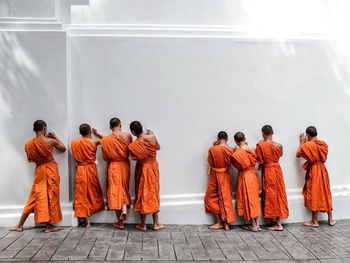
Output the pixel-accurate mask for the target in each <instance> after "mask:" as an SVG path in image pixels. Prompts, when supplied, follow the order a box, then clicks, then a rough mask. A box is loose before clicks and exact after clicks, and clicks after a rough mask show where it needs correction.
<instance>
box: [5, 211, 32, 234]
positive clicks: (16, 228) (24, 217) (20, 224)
mask: <svg viewBox="0 0 350 263" xmlns="http://www.w3.org/2000/svg"><path fill="white" fill-rule="evenodd" d="M28 216H29V213H23V214H22V216H21V219H20V220H19V222H18V224H17V225H16V226H14V227H11V228H10V231H19V232H21V231H23V225H24V222H25V221H26V220H27V218H28Z"/></svg>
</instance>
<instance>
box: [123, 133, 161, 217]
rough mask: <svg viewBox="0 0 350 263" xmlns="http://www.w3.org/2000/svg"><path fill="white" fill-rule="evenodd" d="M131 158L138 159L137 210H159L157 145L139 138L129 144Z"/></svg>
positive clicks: (152, 211) (151, 212)
mask: <svg viewBox="0 0 350 263" xmlns="http://www.w3.org/2000/svg"><path fill="white" fill-rule="evenodd" d="M129 149H130V152H131V158H132V159H133V160H137V164H136V169H135V207H134V209H135V212H138V213H141V214H143V215H145V214H153V213H156V212H159V203H160V202H159V169H158V163H157V159H156V155H157V147H156V146H155V145H153V144H151V143H149V142H143V141H141V140H139V139H137V140H135V141H134V142H132V143H131V144H130V145H129Z"/></svg>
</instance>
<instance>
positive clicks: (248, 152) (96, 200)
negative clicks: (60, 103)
mask: <svg viewBox="0 0 350 263" xmlns="http://www.w3.org/2000/svg"><path fill="white" fill-rule="evenodd" d="M121 128H122V125H121V122H120V120H119V119H118V118H112V119H111V120H110V129H111V130H112V133H111V134H110V135H108V136H103V135H102V134H100V133H99V132H98V131H97V130H96V129H91V127H90V125H88V124H81V125H80V127H79V131H80V134H81V136H82V137H81V138H80V139H76V140H73V141H72V143H71V149H72V154H73V156H74V159H75V160H76V162H77V169H76V176H75V195H74V216H75V217H78V218H84V220H85V226H86V227H90V220H89V216H90V215H92V214H94V213H98V212H100V211H103V210H105V207H106V208H107V210H114V211H115V214H116V217H117V221H116V222H115V223H113V226H114V227H116V228H119V229H123V228H124V221H125V220H126V217H127V210H128V208H129V207H130V206H131V198H130V193H129V186H130V160H129V155H131V159H132V160H136V161H137V162H136V167H135V203H134V210H135V212H137V213H139V214H140V219H141V223H140V224H138V225H136V228H137V229H139V230H141V231H146V230H147V227H146V215H152V217H153V228H152V229H153V230H159V229H162V228H164V225H162V224H160V223H159V220H158V212H159V204H160V198H159V169H158V163H157V159H156V154H157V151H158V150H159V149H160V145H159V143H158V140H157V138H156V136H155V135H154V133H153V132H152V131H151V130H145V131H144V129H143V127H142V125H141V123H140V122H139V121H133V122H131V123H130V131H131V134H132V135H134V136H136V137H137V139H136V140H135V141H133V137H132V135H131V134H130V133H127V132H123V131H122V130H121ZM34 131H35V132H36V137H35V138H33V139H31V140H30V141H29V142H27V143H26V145H25V151H26V153H27V159H28V161H29V162H34V163H35V164H36V170H35V176H34V182H33V186H32V190H31V193H30V195H29V198H28V201H27V203H26V205H25V207H24V209H23V214H22V216H21V219H20V221H19V223H18V224H17V225H16V226H14V227H11V228H10V230H13V231H23V225H24V223H25V221H26V219H27V218H28V216H29V214H30V213H34V220H35V222H37V223H45V224H46V226H45V232H52V231H57V230H59V229H60V228H59V227H58V226H54V224H55V223H57V222H59V221H60V220H62V213H61V208H60V203H59V182H60V178H59V173H58V167H57V163H56V162H55V160H54V159H53V156H52V150H53V147H55V148H57V149H58V150H60V151H65V150H66V147H65V146H64V144H63V143H62V142H61V140H60V139H59V138H58V137H57V135H56V134H55V133H54V132H47V126H46V123H45V122H44V121H42V120H37V121H35V122H34ZM92 134H94V135H95V136H96V138H93V137H92ZM273 134H274V132H273V129H272V127H271V126H269V125H265V126H264V127H263V128H262V136H263V140H262V141H260V142H259V143H258V144H257V146H256V149H255V148H254V147H252V146H250V145H248V144H247V143H246V139H245V136H244V134H243V133H242V132H237V133H236V134H235V135H234V141H235V143H236V146H235V147H234V148H233V147H231V146H229V145H228V136H227V133H226V132H224V131H221V132H219V134H218V136H217V140H216V141H215V142H214V143H213V146H212V147H210V149H209V152H208V163H209V165H210V168H209V172H208V173H209V175H210V179H209V183H208V188H207V191H206V194H205V198H204V203H205V210H206V212H207V213H211V214H213V215H214V216H215V218H216V223H215V224H214V225H212V226H210V227H209V228H211V229H220V228H224V229H225V230H229V224H230V223H233V222H235V211H234V206H233V189H232V184H231V177H230V173H229V170H228V169H229V167H230V165H231V164H232V165H233V166H234V167H235V168H237V169H238V178H237V189H236V209H237V214H238V215H239V216H243V217H244V219H245V220H249V221H250V224H247V225H244V226H242V227H243V228H244V229H246V230H248V231H253V232H256V231H261V228H260V226H259V223H258V217H259V216H261V208H260V202H259V179H258V174H257V172H256V171H255V169H254V167H255V165H256V163H258V164H259V170H261V176H262V189H263V191H262V192H263V198H262V200H263V207H264V209H263V210H264V217H265V218H266V219H269V220H271V225H270V226H267V227H266V229H268V230H276V231H281V230H283V226H282V224H281V222H280V219H285V218H287V217H288V216H289V210H288V202H287V195H286V189H285V185H284V180H283V173H282V170H281V167H280V165H279V159H280V157H281V156H282V154H283V148H282V145H281V144H279V143H277V142H275V141H273V138H272V137H273ZM299 138H300V147H299V149H298V151H297V154H296V156H297V157H302V158H304V159H306V162H305V164H304V165H303V168H304V169H305V170H306V176H305V186H304V189H303V195H304V200H305V206H307V207H308V208H309V209H310V210H311V211H312V219H311V221H308V222H303V225H305V226H309V227H318V218H317V215H318V212H319V211H321V212H327V213H328V224H329V225H331V226H333V225H335V224H336V222H335V221H334V220H333V219H332V196H331V191H330V185H329V177H328V172H327V169H326V167H325V165H324V163H325V161H326V159H327V154H328V147H327V145H326V143H325V142H323V141H320V140H318V139H317V130H316V128H315V127H312V126H310V127H308V128H307V129H306V136H305V135H304V134H301V135H300V136H299ZM98 145H101V149H102V157H103V159H104V160H105V161H106V163H107V167H106V180H105V190H106V199H107V204H106V206H105V203H104V198H103V194H102V189H101V186H100V183H99V179H98V174H97V169H96V164H95V161H96V152H97V146H98Z"/></svg>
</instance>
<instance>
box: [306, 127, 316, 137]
mask: <svg viewBox="0 0 350 263" xmlns="http://www.w3.org/2000/svg"><path fill="white" fill-rule="evenodd" d="M306 134H307V135H309V136H311V137H316V136H317V130H316V128H315V127H314V126H309V127H307V129H306Z"/></svg>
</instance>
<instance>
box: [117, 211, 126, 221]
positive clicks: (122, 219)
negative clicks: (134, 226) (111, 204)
mask: <svg viewBox="0 0 350 263" xmlns="http://www.w3.org/2000/svg"><path fill="white" fill-rule="evenodd" d="M119 220H121V221H125V220H126V210H124V209H123V212H122V213H121V214H120V217H119Z"/></svg>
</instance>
